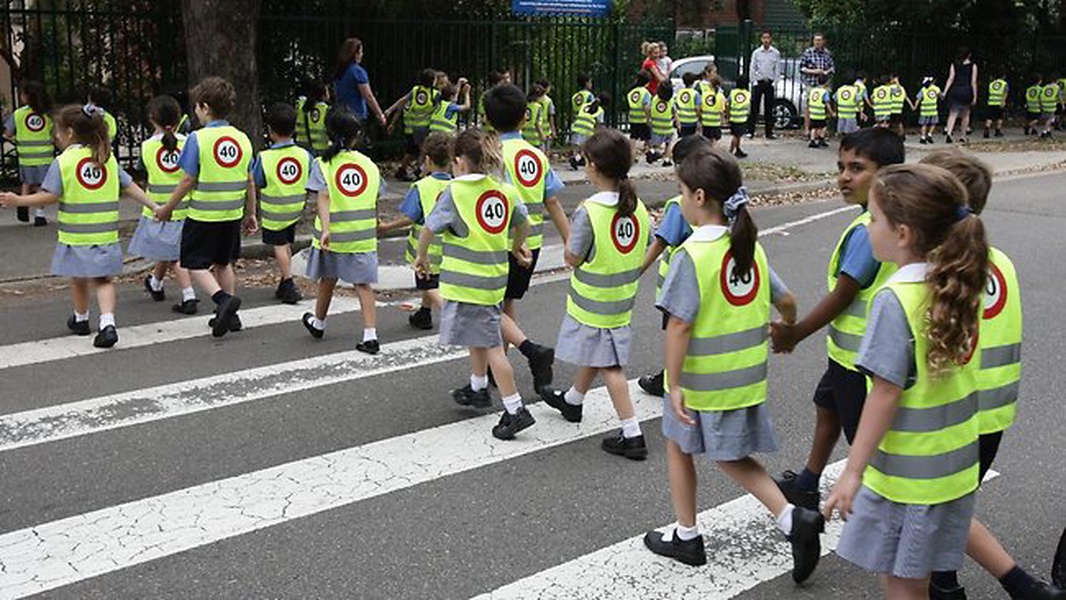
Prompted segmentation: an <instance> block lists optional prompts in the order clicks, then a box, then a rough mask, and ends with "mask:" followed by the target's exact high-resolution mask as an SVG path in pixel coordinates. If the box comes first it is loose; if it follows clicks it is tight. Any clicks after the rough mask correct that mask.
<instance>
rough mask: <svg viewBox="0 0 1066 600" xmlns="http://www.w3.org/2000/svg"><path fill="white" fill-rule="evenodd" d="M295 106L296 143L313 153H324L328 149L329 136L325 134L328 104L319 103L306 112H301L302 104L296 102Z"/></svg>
mask: <svg viewBox="0 0 1066 600" xmlns="http://www.w3.org/2000/svg"><path fill="white" fill-rule="evenodd" d="M296 105H297V106H296V142H297V143H298V144H300V145H301V146H303V147H304V148H307V149H309V150H314V151H315V153H321V152H323V151H325V150H326V148H329V135H328V134H327V133H326V117H327V116H328V115H329V104H326V103H325V102H319V103H317V104H315V106H314V108H312V109H311V110H309V111H307V112H304V110H303V105H304V103H303V102H297V103H296Z"/></svg>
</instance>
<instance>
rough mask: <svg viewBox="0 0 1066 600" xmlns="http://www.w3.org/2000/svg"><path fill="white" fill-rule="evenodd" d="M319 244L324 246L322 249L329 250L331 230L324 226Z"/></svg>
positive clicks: (319, 237)
mask: <svg viewBox="0 0 1066 600" xmlns="http://www.w3.org/2000/svg"><path fill="white" fill-rule="evenodd" d="M318 245H319V246H321V247H322V250H324V251H326V252H329V230H328V229H325V228H323V230H322V234H321V235H319V236H318Z"/></svg>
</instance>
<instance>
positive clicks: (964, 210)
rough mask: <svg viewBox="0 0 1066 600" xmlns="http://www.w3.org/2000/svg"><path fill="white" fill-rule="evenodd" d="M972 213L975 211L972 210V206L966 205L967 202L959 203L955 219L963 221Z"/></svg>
mask: <svg viewBox="0 0 1066 600" xmlns="http://www.w3.org/2000/svg"><path fill="white" fill-rule="evenodd" d="M972 214H973V211H972V210H970V207H969V206H967V205H965V204H960V205H958V206H957V207H956V208H955V220H956V221H961V220H963V219H965V218H966V217H969V216H970V215H972Z"/></svg>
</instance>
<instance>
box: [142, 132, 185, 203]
mask: <svg viewBox="0 0 1066 600" xmlns="http://www.w3.org/2000/svg"><path fill="white" fill-rule="evenodd" d="M175 137H177V138H178V148H177V150H172V151H170V152H168V151H167V149H166V148H164V147H163V140H162V139H156V138H149V139H147V140H144V141H143V142H141V162H142V163H144V170H145V171H146V172H147V173H148V188H147V189H146V190H145V191H144V192H145V194H146V195H147V196H148V199H149V200H151V201H152V202H155V203H156V204H160V205H162V204H166V203H167V201H169V200H170V195H171V194H172V193H174V190H175V189H177V187H178V184H179V183H181V180H182V178H183V177H184V176H185V173H184V172H183V171H182V170H181V167H180V166H178V157H180V156H181V149H182V148H184V147H185V136H183V135H178V134H175ZM141 214H142V215H144V216H145V217H148V218H149V219H151V218H154V217H155V213H154V212H153V211H152V210H151V209H149V208H147V207H145V208H144V210H142V211H141ZM188 214H189V198H188V196H186V197H185V198H182V200H181V202H179V203H178V205H177V206H176V207H174V212H173V213H171V215H170V220H171V221H181V220H184V219H185V217H186V216H188Z"/></svg>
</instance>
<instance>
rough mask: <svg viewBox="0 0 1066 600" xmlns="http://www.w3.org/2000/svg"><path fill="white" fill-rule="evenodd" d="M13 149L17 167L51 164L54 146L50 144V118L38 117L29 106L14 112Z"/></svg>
mask: <svg viewBox="0 0 1066 600" xmlns="http://www.w3.org/2000/svg"><path fill="white" fill-rule="evenodd" d="M14 120H15V148H16V149H17V150H18V159H19V166H22V167H39V166H43V165H50V164H52V159H53V158H55V154H56V151H55V146H54V145H53V142H52V117H50V116H48V115H47V114H44V115H39V114H37V113H35V112H33V109H32V108H30V107H29V106H23V107H20V108H19V109H17V110H16V111H15V116H14Z"/></svg>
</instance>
